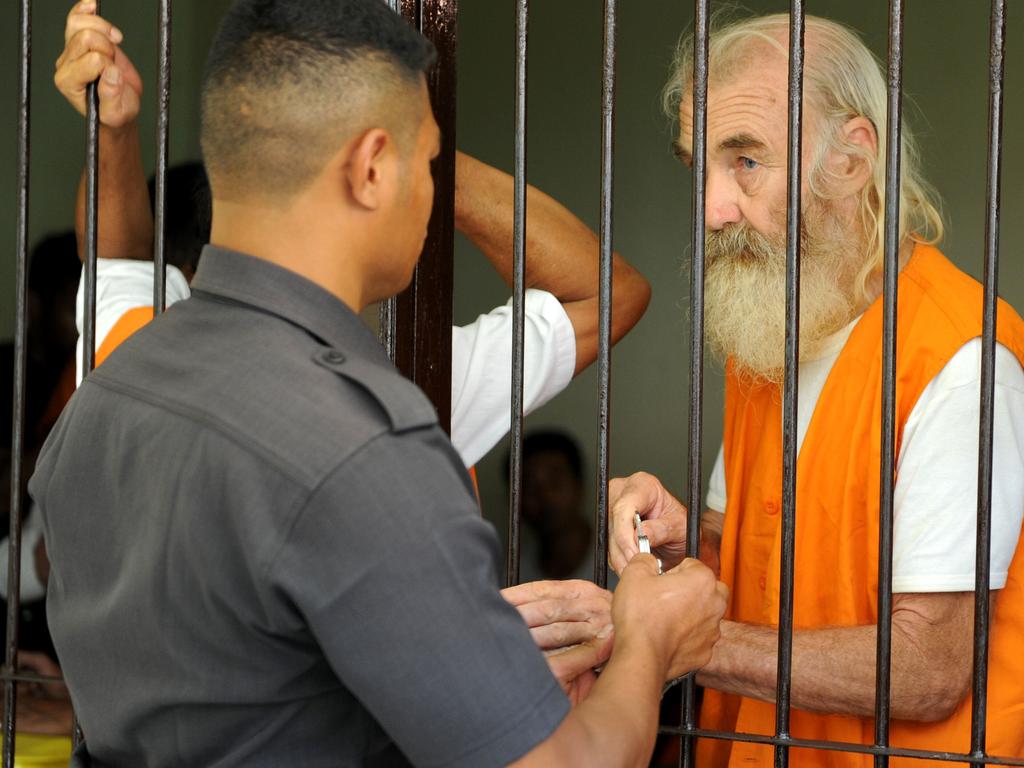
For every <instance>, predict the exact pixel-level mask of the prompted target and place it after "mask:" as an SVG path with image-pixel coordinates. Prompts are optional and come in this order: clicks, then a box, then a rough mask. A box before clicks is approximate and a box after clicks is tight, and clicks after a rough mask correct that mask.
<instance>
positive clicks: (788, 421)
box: [775, 0, 804, 768]
mask: <svg viewBox="0 0 1024 768" xmlns="http://www.w3.org/2000/svg"><path fill="white" fill-rule="evenodd" d="M803 97H804V4H803V0H792V2H791V4H790V10H789V155H788V166H789V167H788V178H787V185H788V187H787V199H786V362H785V374H784V378H783V402H782V563H781V565H780V573H779V656H778V676H777V683H776V688H775V735H776V736H777V737H779V738H789V735H790V733H789V714H790V683H791V681H792V672H793V553H794V548H795V541H796V537H795V528H796V461H797V451H796V443H797V394H798V387H799V380H800V372H799V365H800V231H801V228H800V213H801V210H800V205H801V195H800V192H801V190H800V181H801V173H800V171H801V168H800V160H801V152H800V149H801V140H802V136H803ZM775 765H776V768H786V766H787V765H789V746H788V745H785V744H779V745H777V746H776V747H775Z"/></svg>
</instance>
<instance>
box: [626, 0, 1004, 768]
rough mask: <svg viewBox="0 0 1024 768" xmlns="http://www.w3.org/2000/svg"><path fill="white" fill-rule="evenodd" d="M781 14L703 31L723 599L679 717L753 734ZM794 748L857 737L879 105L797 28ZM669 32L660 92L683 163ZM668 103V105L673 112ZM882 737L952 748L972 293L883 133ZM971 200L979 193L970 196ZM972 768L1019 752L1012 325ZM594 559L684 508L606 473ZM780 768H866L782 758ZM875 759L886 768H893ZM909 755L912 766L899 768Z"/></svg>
mask: <svg viewBox="0 0 1024 768" xmlns="http://www.w3.org/2000/svg"><path fill="white" fill-rule="evenodd" d="M787 27H788V19H787V17H786V16H784V15H775V16H767V17H760V18H752V19H746V20H741V21H734V22H731V23H728V24H726V25H724V26H719V27H718V28H716V29H714V30H713V31H712V34H711V38H710V40H711V42H710V70H709V71H710V75H711V79H710V82H709V90H708V102H707V147H708V155H707V187H706V190H707V207H706V211H705V214H706V222H707V227H708V233H707V254H706V259H707V261H706V264H707V271H706V294H705V301H706V316H705V325H706V329H707V340H708V343H709V345H710V347H711V348H712V350H713V351H714V352H715V353H716V354H717V356H718V357H720V358H721V359H722V360H723V361H724V362H725V368H726V404H725V422H724V432H723V445H722V450H721V452H720V453H719V456H718V459H717V463H716V466H715V470H714V472H713V475H712V478H711V482H710V485H709V490H708V495H707V510H706V512H705V513H704V515H703V524H702V537H701V544H702V552H701V555H702V559H704V560H705V561H706V562H708V563H709V564H710V565H712V566H713V567H715V568H718V569H720V573H721V578H722V580H723V582H725V583H726V584H727V585H728V586H729V587H730V589H731V597H730V604H729V609H728V612H727V614H726V621H724V622H723V626H722V639H721V641H720V642H719V643H718V645H717V646H716V647H715V650H714V655H713V658H712V660H711V662H710V664H708V665H707V667H705V668H704V669H703V670H702V671H701V672H700V673H698V681H699V682H700V683H701V684H702V685H704V686H706V687H707V688H708V689H709V690H707V691H706V695H705V697H704V701H703V705H702V712H701V725H702V727H705V728H712V729H721V730H737V731H741V732H748V733H759V734H768V735H771V734H773V733H774V727H775V707H774V698H775V687H776V661H777V645H778V638H777V629H776V627H777V621H778V615H779V563H780V515H779V512H780V507H781V497H782V470H781V467H782V418H781V402H782V374H783V359H784V317H785V300H784V296H785V292H784V291H785V250H786V249H785V219H786V211H785V206H786V161H787V98H786V93H787V55H786V51H787V47H788V29H787ZM806 61H807V65H806V75H805V101H804V125H805V129H804V136H803V147H802V158H801V162H802V169H803V174H802V176H803V190H802V192H803V200H804V208H803V211H802V220H803V226H802V236H801V273H802V274H801V311H800V366H799V398H798V405H799V414H798V443H799V457H798V464H797V490H796V503H797V510H796V527H795V535H796V550H795V561H794V562H795V578H796V585H795V596H794V626H795V630H794V636H793V677H792V702H793V706H794V708H795V709H794V712H793V716H792V722H791V726H792V734H793V736H795V737H799V738H806V739H827V740H833V741H842V742H855V743H868V744H869V743H872V740H873V721H872V715H873V711H874V696H875V693H874V688H875V645H876V628H875V624H876V620H877V592H878V567H877V562H878V529H879V521H878V508H879V472H878V468H879V453H880V445H881V436H880V415H881V391H882V387H881V369H882V362H881V358H882V355H881V347H882V306H881V305H882V300H881V273H882V258H883V223H884V222H883V210H884V179H885V173H884V163H883V161H882V159H883V158H884V157H885V146H884V142H885V137H884V135H883V134H882V133H881V132H880V130H879V129H880V128H881V127H883V126H884V125H885V122H886V89H885V81H884V78H883V75H882V70H881V67H880V65H879V63H878V61H877V60H876V59H875V58H874V57H873V56H872V55H871V53H870V52H869V51H868V50H867V48H866V47H865V46H864V44H863V43H862V42H861V41H860V39H859V38H858V37H857V36H856V35H855V34H853V33H852V32H850V31H849V30H847V29H845V28H844V27H842V26H841V25H838V24H836V23H834V22H831V21H827V20H824V19H819V18H808V20H807V26H806ZM691 73H692V41H691V40H684V42H683V43H682V44H681V46H680V51H679V55H678V56H677V60H676V64H675V67H674V71H673V74H672V78H671V80H670V82H669V85H668V87H667V89H666V104H667V106H669V107H670V108H671V109H672V111H673V113H675V114H678V117H679V121H680V131H679V138H678V143H677V152H678V154H679V156H680V158H681V159H682V160H683V161H684V162H685V163H686V164H687V165H690V164H691V163H690V161H691V146H692V122H693V121H692V115H691V104H692V96H691V93H692V91H691V82H690V78H691ZM676 110H678V111H677V112H676ZM902 141H903V146H902V155H903V164H902V186H901V190H900V229H899V231H900V251H899V263H900V276H899V310H898V312H899V315H898V326H899V330H898V334H897V339H896V346H897V364H896V365H897V368H896V381H897V392H896V426H897V429H896V436H897V437H896V439H897V445H896V450H897V457H898V458H897V461H898V465H897V476H896V487H895V513H894V514H895V527H894V557H893V584H892V586H893V592H894V597H893V607H892V688H891V708H892V709H891V713H892V717H893V718H894V720H893V722H892V726H891V744H893V745H894V746H899V747H907V748H920V749H927V750H942V751H947V750H948V751H958V752H967V751H968V750H969V743H970V742H969V732H970V720H971V704H970V697H969V696H968V692H969V688H970V681H971V640H972V625H973V601H974V595H973V591H974V588H975V545H974V542H975V526H976V505H977V474H978V472H977V457H978V421H979V378H980V373H979V368H980V349H981V344H980V339H979V337H980V335H981V327H982V321H981V317H982V289H981V286H980V285H979V284H978V283H977V282H976V281H975V280H974V279H973V278H971V277H968V276H967V275H965V274H964V273H963V272H961V271H959V270H958V269H957V268H956V267H955V266H953V264H952V263H951V262H950V261H948V260H947V259H946V258H945V257H944V256H943V255H942V254H941V253H940V252H939V251H938V250H937V248H936V246H937V244H938V243H939V241H940V240H941V237H942V221H941V218H940V215H939V213H938V208H937V203H936V202H935V197H934V193H933V192H932V191H931V189H930V188H929V187H928V185H927V184H926V183H925V181H924V180H923V177H922V174H921V168H920V163H919V160H918V157H917V154H916V151H915V146H914V142H913V138H912V136H911V133H910V131H909V130H908V128H907V127H906V126H904V127H903V136H902ZM980 203H981V201H979V205H980ZM996 334H997V341H998V346H997V350H996V388H995V437H994V440H995V446H994V455H995V460H994V461H995V466H994V470H993V475H994V480H993V490H992V531H993V533H992V543H993V547H992V564H991V588H992V589H993V590H995V592H993V595H994V613H993V625H992V626H993V629H992V633H991V648H990V677H989V694H988V722H987V734H988V750H989V754H1001V755H1013V756H1021V755H1024V708H1022V707H1021V701H1024V555H1021V554H1020V547H1018V544H1017V542H1018V539H1019V535H1020V528H1021V519H1022V516H1024V473H1022V472H1021V466H1022V463H1024V455H1022V451H1024V371H1022V368H1021V360H1022V359H1024V322H1022V320H1021V318H1020V317H1019V316H1018V315H1017V313H1016V312H1014V310H1013V309H1012V308H1011V307H1009V306H1008V305H1006V304H1005V303H1003V302H1000V305H999V308H998V324H997V329H996ZM610 500H611V505H610V510H611V511H610V525H611V531H612V543H611V547H610V555H609V557H610V562H611V564H612V566H613V567H614V568H615V569H616V570H620V569H622V568H623V567H624V565H625V564H626V563H627V562H628V561H629V559H630V557H632V556H633V554H635V553H636V551H637V548H638V547H637V538H636V534H635V533H634V531H633V526H632V519H633V515H634V513H636V512H639V513H640V515H641V516H642V517H643V519H644V523H643V532H644V533H645V534H646V535H647V536H648V538H649V540H650V542H651V544H652V545H653V546H654V547H655V552H656V554H657V555H658V556H659V557H661V558H662V560H663V561H665V564H666V565H667V566H668V565H672V564H675V563H676V562H678V561H679V560H680V559H681V558H683V556H684V552H685V545H686V509H685V508H684V506H683V505H682V504H681V503H680V502H679V501H678V500H676V499H675V498H673V497H672V496H671V495H670V494H669V493H668V492H667V491H666V490H665V489H664V487H663V486H662V485H661V483H660V482H659V481H658V480H657V479H656V478H654V477H652V476H651V475H648V474H645V473H638V474H635V475H633V476H631V477H628V478H625V479H617V480H613V481H612V483H611V487H610ZM700 745H701V746H700V749H702V750H703V754H702V755H701V759H699V761H698V764H699V765H701V766H705V767H706V766H724V765H732V766H740V765H742V766H743V767H744V768H747V767H748V766H758V765H762V766H769V765H771V764H772V748H771V747H770V746H767V745H757V744H744V743H735V744H731V743H730V742H727V741H712V740H702V741H701V742H700ZM791 759H792V761H793V765H794V766H796V767H797V768H800V767H801V766H818V765H821V766H824V765H828V766H842V767H843V768H846V767H847V766H850V767H851V768H852V766H866V765H868V763H869V761H870V756H869V755H863V754H862V755H856V754H846V753H839V752H825V751H818V750H805V749H801V750H796V751H794V752H793V753H792V756H791ZM893 761H894V762H900V760H898V759H895V758H894V759H893ZM918 764H920V763H918Z"/></svg>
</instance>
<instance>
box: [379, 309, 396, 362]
mask: <svg viewBox="0 0 1024 768" xmlns="http://www.w3.org/2000/svg"><path fill="white" fill-rule="evenodd" d="M378 312H379V314H378V317H379V319H380V329H379V330H378V332H377V338H378V339H379V340H380V343H381V346H382V347H384V351H385V352H387V354H388V358H389V359H390V360H391V362H392V363H393V362H395V333H396V331H397V328H396V323H395V298H394V297H393V296H392V297H390V298H387V299H384V300H383V301H382V302H381V303H380V309H379V310H378Z"/></svg>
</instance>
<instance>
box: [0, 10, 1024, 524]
mask: <svg viewBox="0 0 1024 768" xmlns="http://www.w3.org/2000/svg"><path fill="white" fill-rule="evenodd" d="M15 5H16V4H15V3H5V4H4V8H3V9H2V10H0V45H2V51H3V60H4V61H5V62H6V64H7V66H6V67H5V69H4V71H5V73H6V74H5V75H4V76H3V77H2V78H0V103H4V104H8V105H11V106H10V108H9V109H8V110H6V111H4V113H3V115H4V117H3V119H2V121H0V169H2V178H3V179H4V184H3V185H2V186H0V242H2V243H5V244H4V245H3V250H2V251H0V253H5V254H7V255H6V256H2V257H0V285H2V286H3V288H4V291H3V297H2V298H0V338H9V337H10V336H11V334H12V329H13V307H12V300H13V275H14V267H13V264H14V261H13V250H14V248H13V246H14V227H15V210H14V207H15V151H16V149H15V128H16V113H15V110H14V108H13V107H14V105H15V103H16V88H17V13H16V7H15ZM155 5H156V4H155V3H153V2H147V3H141V2H138V0H135V1H131V0H104V12H105V14H106V15H107V16H108V17H110V18H111V19H113V20H115V21H116V23H117V24H118V25H119V26H120V27H121V28H122V30H123V31H124V32H125V34H126V38H127V39H126V43H125V47H126V50H127V51H128V53H129V55H130V56H132V58H133V59H134V60H135V61H136V64H137V65H138V66H139V68H140V71H141V72H142V75H143V78H144V79H145V81H146V83H147V86H148V87H149V90H148V94H147V97H146V100H145V101H146V104H147V106H146V108H145V114H144V119H143V124H142V132H143V139H144V153H145V156H146V157H148V158H152V154H153V146H154V130H155V129H154V120H153V107H152V104H153V93H154V88H153V86H154V84H155V58H156V57H155V53H156V45H155V40H156V31H155V30H156V12H155ZM226 5H227V2H226V0H213V1H212V2H206V3H202V4H198V3H192V2H188V3H186V2H179V3H176V4H175V6H174V8H175V17H174V79H173V94H172V107H173V109H172V117H173V119H172V127H171V160H172V162H175V161H180V160H184V159H188V158H193V157H196V156H197V155H198V150H197V142H196V129H197V119H198V114H197V112H198V111H197V86H198V81H199V76H200V74H201V70H202V64H203V60H204V58H205V51H206V48H207V45H208V43H209V40H210V37H211V36H212V34H213V31H214V29H215V27H216V23H217V20H218V18H219V16H220V14H221V13H222V12H223V9H224V7H226ZM747 5H748V7H749V8H750V9H751V10H753V11H756V12H762V11H776V10H785V8H786V5H785V3H780V2H755V1H753V0H751V1H750V2H748V3H747ZM34 6H35V19H34V29H35V54H36V56H35V66H34V71H33V77H32V99H33V107H34V112H33V125H32V142H33V145H32V146H33V155H32V196H31V205H32V215H31V236H32V239H33V241H34V240H36V239H38V238H39V237H41V236H42V235H43V234H45V233H48V232H50V231H53V230H57V229H61V228H64V227H67V226H69V225H70V222H71V214H72V205H73V196H74V190H75V179H76V178H77V175H78V173H79V171H80V168H81V163H82V156H83V130H82V121H81V120H80V119H79V118H78V116H77V115H76V114H75V113H74V112H73V111H72V110H71V108H70V107H68V106H67V105H66V104H64V102H63V100H62V99H61V98H60V97H59V95H58V94H57V93H56V91H55V89H54V87H53V84H52V73H53V68H52V62H53V61H54V60H55V59H56V57H57V55H58V54H59V53H60V50H61V48H62V45H63V36H62V30H63V19H64V14H65V13H66V9H67V7H69V6H70V3H60V2H54V1H53V0H48V1H47V2H42V1H41V0H37V1H36V2H35V3H34ZM809 6H810V7H809V10H810V11H811V12H814V13H817V14H820V15H823V16H829V17H832V18H835V19H838V20H841V21H844V22H847V23H849V24H851V25H853V26H854V27H855V28H857V29H859V30H860V31H862V33H863V34H864V37H865V39H866V40H867V42H868V44H869V45H870V46H871V47H872V48H873V49H874V50H875V51H876V52H877V53H878V54H879V55H881V56H883V57H884V54H885V46H886V29H885V20H886V13H887V3H886V2H885V0H861V1H860V2H856V3H854V2H849V1H844V0H818V1H817V2H814V3H810V4H809ZM986 6H987V3H983V2H981V1H980V0H972V1H971V2H964V0H928V2H917V3H909V4H908V10H907V14H906V39H905V49H906V59H905V86H906V90H907V100H906V107H905V109H906V111H907V112H908V114H909V116H910V118H911V121H912V124H913V125H914V126H915V128H916V129H917V131H918V133H919V136H920V140H921V146H922V149H923V154H924V157H925V161H926V167H927V169H928V175H929V178H930V179H931V180H932V181H933V182H934V183H935V184H936V186H937V187H938V188H939V190H940V192H941V194H942V196H943V199H944V201H945V212H946V215H947V220H948V222H949V232H948V236H947V240H946V246H945V250H946V252H947V253H948V254H949V255H950V256H951V257H953V258H954V260H956V261H957V262H958V263H959V264H961V265H962V266H963V267H964V268H965V269H967V270H968V271H970V272H972V273H973V274H976V275H979V274H980V263H981V262H980V259H981V248H982V243H983V232H984V229H983V228H984V205H985V203H984V200H985V191H984V190H985V147H986V135H987V134H986V132H987V103H988V96H987V73H988V66H987V56H988V21H987V11H986ZM1011 10H1012V9H1011ZM513 14H514V6H513V3H512V2H511V0H462V2H461V3H460V19H459V24H460V30H461V37H460V48H459V91H458V99H459V115H458V128H457V131H458V143H459V146H460V147H461V148H462V149H463V150H465V151H467V152H470V153H472V154H475V155H477V156H478V157H481V158H482V159H484V160H486V161H488V162H491V163H493V164H495V165H498V166H499V167H503V168H505V169H508V168H510V167H511V162H512V130H511V126H512V114H513V111H512V110H513V42H514V37H513V24H514V15H513ZM691 14H692V10H691V3H689V2H684V1H682V0H642V1H637V0H632V1H631V2H620V3H619V38H618V40H619V56H618V93H617V102H616V103H617V110H618V112H617V135H616V150H617V154H616V185H615V191H616V202H617V208H616V215H615V246H616V248H617V250H619V251H620V252H621V253H622V254H623V255H625V256H626V257H627V258H628V259H629V260H630V261H631V262H632V263H633V264H635V265H636V266H637V267H638V268H639V269H641V271H643V272H644V274H646V275H647V277H648V279H649V280H650V281H651V284H652V286H653V288H654V296H653V300H652V303H651V307H650V309H649V310H648V312H647V315H646V316H645V317H644V319H643V320H642V321H641V323H640V324H639V326H637V328H636V329H635V330H634V331H633V333H632V334H631V335H630V336H629V337H627V338H626V339H625V340H624V341H623V342H622V343H620V344H619V345H618V346H617V347H616V349H615V354H614V358H613V359H614V370H613V377H612V379H613V399H612V425H613V433H612V434H613V440H612V470H613V472H614V473H626V472H631V471H634V470H637V469H641V468H643V469H647V470H650V471H653V472H655V473H656V474H658V475H660V476H662V477H663V478H664V479H665V480H666V482H667V484H668V485H669V487H670V488H672V489H673V490H675V491H677V492H679V493H682V492H683V491H684V488H683V476H684V473H685V465H686V450H685V445H686V438H687V419H686V409H687V402H688V381H687V374H686V368H687V356H688V336H689V333H688V323H687V321H686V317H687V291H688V278H687V276H686V274H685V272H684V271H683V264H684V262H685V259H686V251H687V243H688V242H689V237H690V227H689V217H690V183H691V182H690V177H689V175H688V173H687V172H686V171H685V169H683V168H682V167H681V166H680V165H679V164H678V163H676V162H675V161H674V160H673V159H672V158H671V155H670V154H669V151H668V146H669V141H670V140H671V138H672V137H671V135H670V130H669V123H668V121H667V119H666V118H665V117H664V116H663V115H662V114H661V112H660V108H659V104H658V97H659V91H660V89H661V86H662V84H663V81H664V78H665V76H666V71H667V65H668V62H669V59H670V56H671V51H672V48H673V45H674V43H675V41H676V39H677V38H678V36H679V34H680V32H681V31H682V30H683V28H684V27H686V26H687V25H688V24H689V23H690V21H691V18H692V16H691ZM601 18H602V2H601V0H546V1H545V2H533V3H532V4H531V25H530V74H531V80H530V92H529V94H530V98H529V118H530V131H529V178H530V181H531V182H533V183H535V184H537V185H538V186H540V187H541V188H543V189H545V190H546V191H547V192H549V193H551V194H553V195H555V196H556V197H558V198H559V199H560V200H562V201H563V202H564V203H565V204H566V205H568V206H569V207H570V208H571V209H573V210H574V211H575V212H576V213H577V214H579V215H580V216H581V218H583V220H584V221H586V222H587V223H589V224H590V225H591V226H593V227H594V228H595V229H596V228H597V225H598V192H599V181H600V177H599V173H598V164H599V156H600V155H599V153H600V128H599V118H600V114H599V108H600V107H599V105H600V102H599V99H600V81H599V75H600V61H601V44H602V42H601V35H602V29H601ZM1009 21H1010V24H1011V26H1010V27H1009V32H1008V41H1009V46H1008V48H1009V53H1008V57H1007V72H1006V97H1005V112H1006V119H1005V135H1006V137H1007V140H1006V144H1005V150H1004V159H1003V188H1002V189H1003V229H1002V259H1003V261H1002V276H1001V287H1002V292H1003V295H1004V296H1006V297H1007V298H1008V299H1009V300H1010V301H1011V302H1013V303H1015V304H1016V305H1017V306H1018V307H1021V306H1024V273H1022V271H1021V270H1020V268H1019V266H1018V264H1019V258H1018V254H1019V252H1020V251H1021V249H1022V246H1024V215H1022V214H1024V146H1022V143H1021V142H1020V141H1018V140H1017V137H1019V136H1020V135H1022V134H1024V18H1019V15H1012V14H1011V17H1010V19H1009ZM150 166H152V162H150ZM456 260H457V263H456V273H457V277H456V297H455V317H456V321H457V322H468V321H469V320H471V319H472V318H473V317H474V316H475V315H476V314H477V313H479V312H483V311H486V310H487V309H489V308H490V307H492V306H494V305H497V304H500V303H503V302H504V301H505V300H506V299H507V297H508V295H507V291H506V289H505V288H504V286H503V285H502V284H501V282H500V281H499V280H498V279H497V277H496V276H495V275H494V274H493V273H492V272H491V271H490V269H489V268H488V267H487V265H486V263H485V261H484V259H483V258H482V256H480V255H479V254H478V253H476V252H475V251H474V249H473V248H472V247H471V246H469V245H468V244H467V243H466V242H464V241H462V240H460V241H459V243H458V247H457V253H456ZM721 384H722V378H721V374H720V372H719V370H718V368H717V366H715V365H714V364H711V365H709V366H708V368H707V381H706V392H707V394H706V397H705V423H706V441H705V445H706V447H705V456H704V462H705V467H706V468H710V463H711V461H712V459H713V458H714V451H715V450H716V448H717V444H718V440H719V439H720V432H721V425H720V421H721V407H722V403H721V394H720V392H721ZM595 404H596V376H595V374H594V372H593V371H587V372H585V373H584V374H583V375H581V376H580V377H579V378H578V379H577V380H576V381H575V382H574V383H573V385H572V386H571V387H570V388H569V389H568V390H567V391H566V392H565V393H564V394H563V395H561V396H559V397H558V398H556V399H555V400H554V401H553V402H552V403H551V404H549V405H548V406H547V407H545V408H544V409H543V410H541V411H540V412H538V413H537V414H535V415H534V416H532V417H531V418H529V419H528V422H527V428H528V429H531V428H536V427H540V426H555V425H557V426H561V427H564V428H566V429H568V430H569V431H571V432H572V433H574V434H575V435H577V436H578V437H579V438H580V440H581V442H582V444H583V446H584V448H585V450H586V452H587V463H588V466H589V468H590V469H591V471H592V470H593V468H594V447H595V444H596V429H595V425H594V419H593V414H594V411H595ZM504 451H505V447H504V446H501V447H499V448H498V449H497V450H495V451H494V452H493V453H492V455H491V456H490V457H488V458H487V459H485V460H484V461H483V462H481V465H480V468H479V469H480V481H481V489H482V492H483V497H484V507H485V512H486V513H487V514H488V515H489V516H491V517H492V518H494V519H496V520H499V521H500V518H501V517H502V515H503V510H504V506H505V490H504V479H503V467H502V462H501V457H502V455H503V454H504Z"/></svg>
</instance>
